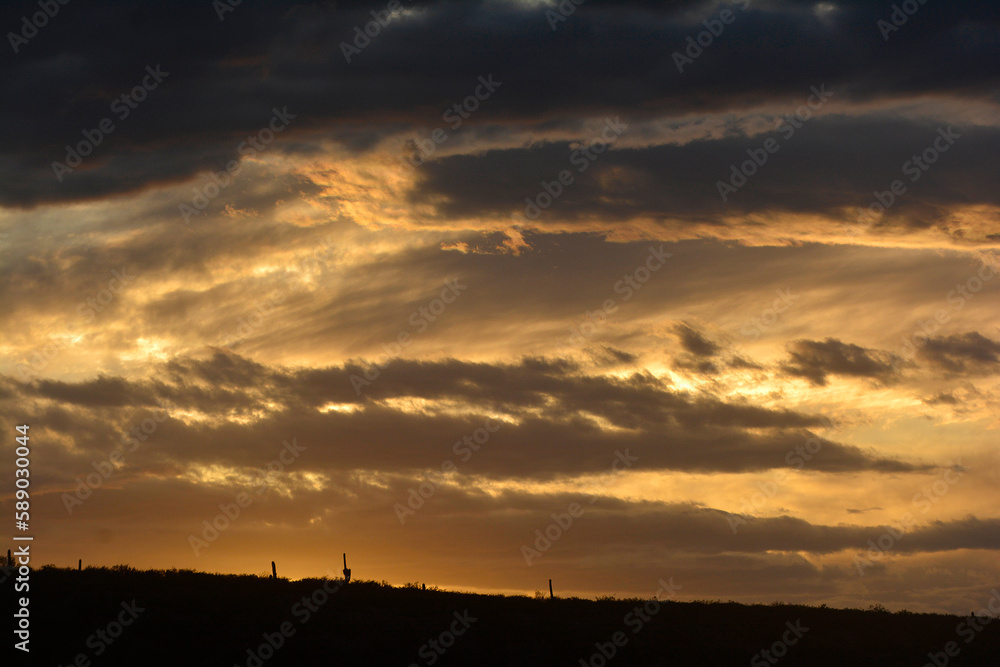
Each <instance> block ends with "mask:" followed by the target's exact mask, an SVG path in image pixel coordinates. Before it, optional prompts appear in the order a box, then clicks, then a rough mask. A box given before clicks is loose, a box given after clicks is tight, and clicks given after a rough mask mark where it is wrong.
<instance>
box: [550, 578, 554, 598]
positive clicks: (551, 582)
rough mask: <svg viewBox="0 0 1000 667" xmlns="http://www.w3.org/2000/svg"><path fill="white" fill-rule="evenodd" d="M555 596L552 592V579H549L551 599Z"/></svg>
mask: <svg viewBox="0 0 1000 667" xmlns="http://www.w3.org/2000/svg"><path fill="white" fill-rule="evenodd" d="M554 597H555V595H553V594H552V580H551V579H549V599H550V600H551V599H552V598H554Z"/></svg>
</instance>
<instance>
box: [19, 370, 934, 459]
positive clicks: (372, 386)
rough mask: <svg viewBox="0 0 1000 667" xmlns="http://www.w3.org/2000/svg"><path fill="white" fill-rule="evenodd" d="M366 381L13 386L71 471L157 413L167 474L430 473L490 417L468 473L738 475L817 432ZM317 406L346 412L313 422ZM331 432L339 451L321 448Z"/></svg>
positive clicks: (843, 449)
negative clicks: (194, 470)
mask: <svg viewBox="0 0 1000 667" xmlns="http://www.w3.org/2000/svg"><path fill="white" fill-rule="evenodd" d="M374 368H375V367H374V366H362V365H357V364H347V365H345V366H343V367H333V368H316V369H303V370H297V371H293V370H289V369H283V368H277V367H270V366H266V365H263V364H260V363H257V362H253V361H251V360H249V359H245V358H243V357H240V356H238V355H235V354H231V353H225V352H216V353H215V354H213V355H212V356H210V357H208V358H204V359H175V360H173V361H170V362H168V363H166V364H164V365H163V366H162V367H161V368H160V369H159V370H158V371H157V372H156V373H155V376H154V379H153V380H148V381H126V380H123V379H120V378H113V379H108V378H101V379H100V380H97V381H92V382H83V383H77V384H74V383H66V382H50V381H39V382H35V383H29V384H21V385H16V386H20V394H21V396H22V397H33V398H35V399H45V400H46V401H47V402H45V403H40V404H38V407H37V408H36V410H37V411H39V414H40V412H42V411H50V412H52V411H56V412H57V413H58V418H57V417H56V414H49V415H48V417H47V418H46V419H45V420H44V421H45V423H46V424H47V428H50V429H53V430H54V431H57V432H59V433H62V434H63V437H67V438H71V439H72V440H74V442H75V443H76V444H75V446H74V450H73V451H74V452H76V453H75V454H74V456H76V457H80V458H85V457H88V456H94V455H95V454H99V453H100V452H101V451H102V450H104V449H106V447H107V444H106V443H108V442H115V441H116V440H118V439H120V437H121V435H122V434H123V433H125V432H127V431H128V430H129V428H130V427H131V426H132V425H133V424H134V422H135V421H137V420H138V421H141V419H143V418H144V417H143V416H142V415H144V414H145V413H147V412H149V411H151V410H160V409H162V410H165V411H166V413H167V414H168V415H170V418H169V419H168V420H166V421H165V422H163V424H162V426H160V427H159V431H158V436H157V447H156V448H155V450H150V451H149V452H147V453H144V454H139V455H138V458H139V459H145V460H146V461H147V462H148V463H152V462H153V461H157V462H159V464H165V463H166V462H168V461H176V462H177V464H178V465H182V463H181V462H183V464H184V465H186V464H190V463H192V462H200V463H202V464H205V465H211V464H214V463H219V464H225V465H253V462H254V461H255V460H257V458H258V457H261V456H266V455H267V453H268V452H269V451H270V449H272V448H273V447H274V446H275V443H279V442H281V441H282V439H283V438H285V437H287V434H288V433H292V432H294V433H296V434H298V437H299V439H300V440H302V441H304V442H309V443H323V444H320V445H318V446H317V450H316V451H315V453H314V454H313V455H312V464H311V465H313V466H315V467H316V469H317V470H349V469H366V470H385V471H405V470H414V469H421V468H426V467H435V466H436V465H438V464H439V462H440V461H441V460H442V459H443V458H455V457H456V456H465V455H463V454H461V452H457V451H455V449H454V447H453V444H454V443H456V442H458V441H459V440H461V439H462V437H463V435H468V434H471V433H474V432H475V431H476V430H477V429H481V428H482V427H483V424H484V422H485V420H486V416H487V415H488V414H491V413H494V414H495V413H500V414H506V415H510V416H509V417H503V418H501V422H502V426H501V428H500V429H499V432H498V433H496V435H494V436H491V438H490V444H489V447H488V448H487V449H488V451H489V453H488V454H484V455H482V456H477V457H476V458H475V460H474V461H473V463H471V464H470V465H471V466H472V468H471V469H472V470H473V471H474V472H475V473H476V474H479V475H485V476H488V477H494V478H504V477H510V478H519V479H526V478H534V479H551V478H555V477H560V476H572V475H576V474H585V473H596V472H600V471H602V470H604V469H606V468H607V467H608V466H609V465H610V460H611V459H613V458H614V456H615V455H616V453H617V452H625V451H630V452H631V453H632V454H633V455H635V456H638V457H640V460H641V464H640V465H641V466H642V467H643V469H645V470H668V469H676V470H688V471H703V472H710V471H728V472H739V471H752V470H765V469H769V468H781V467H785V466H788V465H792V463H793V462H794V461H790V460H789V459H790V458H791V457H794V455H795V450H796V448H799V449H801V447H802V446H803V444H804V443H805V442H806V441H807V440H809V439H810V438H812V437H813V435H812V433H811V432H810V431H809V430H808V429H809V428H810V427H822V426H827V425H828V423H829V422H828V420H827V419H826V418H825V417H823V416H819V415H807V414H802V413H798V412H794V411H790V410H773V409H767V408H762V407H757V406H753V405H750V404H748V403H745V402H726V401H722V400H720V399H717V398H715V397H713V396H711V395H709V394H692V393H689V392H679V391H675V390H673V389H671V387H670V386H669V385H666V384H665V383H664V382H663V381H661V380H658V379H656V378H654V377H653V376H652V375H650V374H648V373H640V372H636V373H634V374H633V375H632V376H631V377H628V378H622V379H616V378H612V377H606V376H599V375H596V376H595V375H588V374H586V373H584V372H582V371H581V370H580V369H579V368H578V367H577V366H576V365H575V364H572V363H569V362H565V361H560V360H558V359H556V360H549V359H540V358H526V359H524V360H522V361H521V362H519V363H516V364H485V363H468V362H460V361H456V360H445V361H441V362H418V361H408V360H402V359H395V360H391V361H389V362H387V363H384V364H383V365H382V367H381V369H380V370H379V375H378V377H375V378H374V379H373V380H371V381H370V382H368V384H365V382H367V381H365V380H363V378H364V377H365V373H366V371H367V372H369V373H370V372H371V371H372V370H373V369H374ZM355 387H358V388H359V389H361V393H360V395H359V394H358V393H357V392H356V391H355ZM410 397H420V398H421V399H422V400H425V401H429V402H431V405H429V406H428V407H427V408H424V409H422V410H421V411H419V412H412V411H406V410H401V409H398V408H396V407H392V406H393V405H395V403H394V401H399V400H403V401H405V400H407V399H409V398H410ZM435 402H440V403H441V404H442V405H449V404H451V405H462V406H465V408H464V410H463V414H461V415H455V414H450V413H449V412H447V411H441V410H438V409H436V408H434V407H433V404H434V403H435ZM330 404H333V405H340V406H352V407H351V410H346V411H344V410H341V411H332V412H324V411H321V409H323V408H325V406H327V405H330ZM108 407H119V408H122V409H123V411H122V412H119V413H117V416H115V417H111V416H110V415H108V414H106V413H105V412H96V411H94V410H96V409H97V408H102V409H103V408H108ZM190 411H199V412H203V413H206V414H210V415H214V418H213V419H211V420H210V421H207V422H204V421H196V422H186V421H185V420H184V419H183V418H179V417H175V416H173V415H174V414H175V413H178V414H185V413H188V412H190ZM28 416H30V415H26V416H25V417H26V418H27V417H28ZM102 420H104V423H103V424H102ZM596 420H603V421H604V422H606V423H609V424H611V425H612V427H613V428H611V429H607V428H605V427H602V426H601V422H600V421H596ZM39 421H42V420H41V419H40V420H39ZM330 434H336V437H335V438H334V439H333V440H330V437H329V435H330ZM818 442H820V443H821V447H822V455H821V456H816V457H814V459H813V460H812V462H811V463H810V468H811V469H814V470H817V471H826V472H846V471H851V470H873V471H882V472H912V471H919V470H924V469H926V468H927V466H924V465H922V464H917V463H910V462H905V461H900V460H897V459H892V458H883V457H878V456H876V455H874V454H872V453H870V452H866V451H864V450H863V449H861V448H859V447H856V446H852V445H846V444H841V443H837V442H833V441H830V440H826V439H823V438H819V439H818ZM459 449H462V448H459ZM149 457H151V458H149ZM466 458H468V457H466Z"/></svg>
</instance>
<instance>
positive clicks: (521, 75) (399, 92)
mask: <svg viewBox="0 0 1000 667" xmlns="http://www.w3.org/2000/svg"><path fill="white" fill-rule="evenodd" d="M408 4H409V6H410V7H416V8H418V12H417V13H416V14H414V15H413V16H412V17H410V18H402V17H400V18H397V19H395V20H394V21H393V22H390V23H389V24H388V25H387V26H386V27H385V28H384V29H383V30H382V31H381V33H380V34H379V35H378V36H377V37H376V38H374V39H372V41H371V44H370V45H368V46H366V47H365V49H364V50H363V51H362V52H361V53H360V54H357V55H356V56H355V57H354V58H353V62H351V63H347V62H346V60H345V58H344V55H343V53H342V47H341V44H342V43H343V42H348V41H350V40H351V39H353V34H354V27H355V26H359V25H363V24H364V23H366V22H368V21H370V20H371V16H370V13H369V12H370V10H371V4H370V3H354V2H350V3H325V2H313V3H284V2H264V3H256V4H254V5H250V4H249V3H247V4H244V5H241V6H239V7H238V8H236V9H235V10H234V11H232V12H229V13H227V14H226V16H225V20H223V21H220V20H219V17H218V16H217V14H216V11H215V9H214V8H213V4H212V3H201V2H185V3H173V4H171V5H169V6H166V5H155V4H153V5H143V6H142V7H141V8H130V9H129V10H127V11H122V10H121V7H120V5H119V4H118V3H116V2H112V1H110V0H108V1H107V2H94V3H87V4H86V5H81V6H79V7H76V6H74V7H71V8H68V9H66V10H65V11H63V12H61V13H60V14H59V15H57V16H56V17H54V18H53V19H52V20H51V21H49V24H48V25H46V26H45V27H44V28H43V29H41V30H40V31H39V34H38V35H37V36H35V37H33V38H32V39H31V40H30V41H29V43H28V44H26V45H23V46H21V48H20V49H19V52H18V53H17V54H12V53H10V54H8V56H7V57H6V58H5V59H4V61H3V63H2V64H0V74H2V77H0V81H2V82H3V84H0V94H2V95H3V97H4V98H5V99H17V100H19V104H18V105H17V106H16V108H15V107H9V108H8V110H7V111H6V112H4V113H3V114H2V116H0V121H2V122H3V125H4V127H5V128H7V129H8V134H9V136H10V137H12V140H11V141H9V142H7V143H6V144H5V145H4V148H3V149H2V153H0V165H2V166H3V168H2V176H3V177H4V181H5V183H7V187H5V189H4V195H3V199H2V200H0V201H2V202H3V203H4V204H5V205H8V206H10V205H13V206H32V205H35V204H37V203H38V202H40V201H55V200H78V199H87V198H92V197H96V196H100V195H101V194H111V193H121V192H134V191H136V190H138V189H141V188H143V187H145V186H147V185H151V184H156V183H165V182H171V181H176V180H179V179H183V178H186V177H189V176H191V175H193V174H194V173H196V172H197V171H199V170H203V169H215V170H219V169H221V168H222V167H223V166H224V165H225V163H226V161H227V160H229V159H232V158H234V157H237V153H236V147H237V145H238V144H239V142H240V141H242V140H243V139H245V138H246V137H247V136H248V135H249V134H251V133H255V132H257V130H259V129H260V128H262V127H264V126H265V125H266V123H267V121H268V119H269V117H270V115H271V110H272V109H273V108H274V107H276V106H277V107H278V108H284V107H285V106H287V107H288V109H289V112H290V113H293V114H297V115H298V118H297V119H296V120H295V121H294V122H293V125H292V126H291V127H290V128H289V129H288V130H287V131H286V132H287V133H286V134H284V135H282V137H281V138H282V139H283V140H284V141H286V142H288V143H289V145H291V143H294V142H295V141H299V140H300V139H301V138H302V137H303V136H304V134H305V133H307V132H310V133H311V132H316V133H320V134H325V135H328V136H331V137H334V138H338V137H339V138H340V140H341V141H343V142H344V143H345V145H346V146H348V147H349V148H350V149H351V150H366V149H369V148H371V147H372V146H374V145H375V144H376V143H377V141H378V140H379V138H380V137H382V136H385V133H386V132H387V131H393V132H394V131H398V130H399V129H403V128H407V127H411V128H412V127H425V126H434V125H440V124H441V114H442V110H444V109H447V108H448V107H450V106H451V105H452V104H454V103H455V101H456V100H461V99H464V98H465V97H467V96H468V95H470V94H471V92H472V90H473V89H474V88H475V86H476V85H477V83H476V80H477V77H478V76H480V75H488V74H491V73H492V74H494V75H496V77H497V79H498V80H500V81H503V88H501V89H500V90H498V92H497V93H496V94H495V96H494V98H491V99H490V100H489V103H488V104H484V105H483V107H484V108H483V110H482V113H480V114H477V116H476V119H475V121H473V122H474V123H476V124H483V123H498V122H499V123H511V122H519V123H527V124H528V125H529V126H530V125H533V124H535V123H544V122H547V121H551V120H553V119H556V118H560V117H562V118H566V117H577V118H579V117H582V116H599V115H605V114H613V113H633V112H635V110H642V111H641V112H639V113H641V114H642V115H645V116H648V117H654V116H659V115H664V114H671V113H674V114H676V113H685V112H689V111H709V110H718V109H722V108H733V107H737V106H750V105H753V104H759V103H761V102H766V101H782V102H787V103H793V104H794V105H795V106H797V105H798V104H800V103H801V101H799V100H800V98H802V97H803V96H805V95H807V94H808V90H809V87H810V86H813V85H819V84H821V83H825V84H827V85H828V86H830V87H831V88H833V89H835V90H838V91H840V92H839V95H841V98H840V99H844V100H847V99H854V100H871V99H885V98H894V97H895V98H898V97H910V96H929V95H942V96H956V97H970V98H979V99H982V98H988V97H989V96H990V95H993V94H994V92H995V84H996V80H997V73H998V67H1000V65H997V63H998V59H997V58H996V57H995V56H996V55H997V47H996V43H995V40H993V39H991V37H992V35H993V33H994V32H995V28H996V25H997V21H998V19H1000V12H998V9H997V7H996V6H995V4H994V3H990V2H985V1H977V2H968V3H961V4H960V5H959V4H958V3H935V4H928V5H925V6H922V7H921V9H920V15H919V16H918V17H916V18H915V19H913V20H912V21H910V23H909V24H908V25H907V26H906V27H905V29H904V31H902V32H901V33H900V34H898V35H894V36H893V38H892V39H891V40H889V41H888V42H887V41H885V40H883V38H882V35H881V34H880V33H879V30H878V28H877V27H876V21H877V20H878V19H879V18H884V17H885V16H886V15H887V14H888V13H889V12H890V11H891V10H890V8H887V7H883V6H875V5H871V4H865V3H858V2H839V3H836V9H835V10H834V11H833V12H831V13H829V14H826V15H824V14H823V13H822V12H819V11H817V7H818V5H816V4H814V3H799V2H785V3H769V4H767V5H762V6H759V7H758V6H756V5H754V6H751V7H750V8H749V9H747V10H746V11H743V10H740V9H738V8H734V9H733V11H735V12H736V13H737V14H738V17H737V20H736V21H735V22H734V23H733V24H732V25H731V26H728V27H727V29H726V31H725V32H724V33H723V34H722V35H720V36H719V37H718V38H716V39H715V40H714V43H713V44H712V45H711V47H710V48H706V49H705V52H704V54H703V55H700V56H699V57H698V59H697V61H696V62H695V63H694V64H692V65H690V66H689V67H688V68H687V70H686V71H685V72H683V73H681V72H679V71H678V69H677V67H676V66H675V63H674V59H673V57H672V54H673V53H674V52H675V51H683V50H684V49H685V48H686V46H687V39H688V37H690V36H694V35H697V33H699V32H701V31H703V30H705V27H704V26H703V25H702V21H703V20H709V19H711V18H713V17H714V16H715V15H716V14H717V13H718V12H719V11H720V10H721V6H718V5H713V4H711V3H669V4H668V5H661V6H659V7H657V6H654V5H653V4H652V3H649V2H638V1H637V2H631V3H615V4H614V5H611V4H606V3H598V2H588V3H585V4H584V5H583V6H581V7H580V8H578V9H577V11H576V12H575V13H574V15H573V16H572V17H571V18H570V19H569V20H568V21H567V22H566V23H565V24H562V25H560V26H559V28H558V29H557V30H556V31H554V32H553V31H552V30H551V29H550V25H549V22H548V20H547V19H546V17H545V8H544V7H536V8H533V9H526V8H524V7H523V6H516V5H514V4H512V3H507V4H505V3H498V2H482V3H477V2H470V3H457V2H444V1H440V2H420V3H408ZM734 7H735V6H734ZM35 11H37V4H35V3H30V2H24V3H20V2H18V3H7V4H4V5H3V8H2V10H0V23H2V24H3V25H7V26H17V25H19V24H20V20H21V17H22V16H24V15H27V14H31V13H33V12H35ZM95 31H100V34H102V35H104V36H105V38H104V39H100V40H95V39H93V38H92V35H93V34H94V33H95ZM176 35H183V36H184V39H183V40H179V39H177V38H176ZM441 35H448V36H449V39H447V40H442V39H440V36H441ZM773 44H781V45H782V46H783V48H782V49H780V50H775V49H773V48H772V45H773ZM158 64H159V65H162V67H163V69H164V70H165V71H167V72H169V73H170V74H169V76H168V77H167V78H166V79H165V80H164V81H163V83H161V84H160V85H159V87H158V88H157V89H156V90H154V91H152V92H151V93H150V95H149V98H148V100H146V101H144V102H142V103H141V104H140V105H139V106H138V107H137V108H136V109H134V110H133V111H132V113H131V115H130V117H127V118H124V119H121V120H120V122H116V129H115V130H114V132H113V133H112V134H109V135H107V136H106V137H105V140H104V141H103V142H102V144H101V145H99V146H98V147H97V148H96V150H95V151H94V154H93V155H92V156H91V157H89V158H87V160H86V163H85V166H84V167H83V168H81V169H78V170H77V171H76V172H75V173H73V174H71V175H69V176H68V177H66V179H65V181H64V182H63V183H59V182H57V181H56V179H55V177H54V174H53V173H52V168H51V166H50V163H51V162H52V161H53V160H58V159H62V158H63V157H64V154H65V148H64V147H65V146H66V145H67V144H75V143H76V142H78V141H80V140H81V139H82V132H83V131H85V130H88V131H89V130H92V129H93V128H94V127H96V126H97V125H98V124H99V122H100V120H101V119H102V118H105V117H112V119H113V120H114V119H115V116H114V115H113V114H111V113H110V112H109V107H110V104H111V101H112V100H114V99H115V98H116V97H118V96H120V95H121V94H122V93H124V92H126V91H129V90H131V89H132V88H133V87H134V86H135V85H137V83H138V82H139V81H141V80H142V77H143V76H144V68H145V67H146V66H147V65H149V66H156V65H158ZM775 71H780V72H781V73H782V76H780V77H776V76H773V72H775ZM813 134H820V133H818V132H814V133H813ZM304 143H305V144H308V143H310V142H304ZM803 143H804V142H803ZM851 143H852V144H854V145H855V146H858V145H864V144H865V142H864V141H863V140H862V138H861V137H858V138H857V140H856V141H854V142H851ZM968 143H970V144H971V143H973V142H971V141H969V142H968ZM906 146H907V151H909V150H912V144H910V143H907V144H906ZM299 147H300V148H304V149H305V150H314V149H309V148H306V146H305V145H304V144H301V143H300V144H299ZM725 148H726V149H729V148H732V149H733V150H731V151H730V150H723V151H720V157H723V158H724V159H723V160H722V162H721V165H720V168H721V169H723V170H725V169H726V168H727V166H728V164H729V163H730V162H731V161H732V160H733V159H735V158H734V157H732V156H734V155H735V156H737V157H738V156H740V155H742V153H743V151H744V149H745V146H743V144H742V143H740V142H735V143H733V144H732V145H726V146H725ZM274 149H275V150H277V149H278V148H277V147H275V148H274ZM293 150H296V149H293ZM796 150H805V149H804V147H803V148H800V149H795V148H792V147H789V148H787V149H786V153H793V152H794V151H796ZM964 150H966V151H970V152H975V153H976V154H977V155H978V154H979V153H982V155H983V156H985V157H987V158H989V159H990V160H995V153H996V152H995V147H993V148H991V147H989V146H982V149H981V151H973V149H972V148H966V149H964ZM668 153H669V151H668ZM871 154H872V155H876V156H877V155H878V154H879V153H878V151H877V149H876V150H873V151H872V153H871ZM832 156H833V157H837V152H836V151H835V152H834V153H833V154H832ZM889 156H893V153H892V151H889ZM664 157H674V156H672V155H663V154H660V155H657V160H662V159H663V158H664ZM678 157H679V156H678ZM783 157H786V158H787V157H788V156H787V155H785V156H783ZM799 159H800V160H801V158H799ZM893 159H895V158H894V157H893ZM953 161H956V162H957V159H955V160H953ZM522 162H523V161H522ZM785 162H786V163H788V162H794V160H792V159H790V158H789V159H787V160H785ZM677 163H678V164H681V163H684V164H689V162H687V161H685V160H678V161H677ZM709 164H711V162H709ZM859 164H861V165H863V164H864V162H863V161H861V162H859ZM988 164H992V162H990V163H988ZM796 166H798V167H801V165H796ZM894 166H896V165H894ZM787 168H788V167H787V166H786V167H784V168H783V167H779V166H778V164H777V163H776V164H775V168H774V169H773V170H769V171H783V170H784V169H787ZM792 173H794V171H793V172H792ZM806 173H807V174H808V172H806ZM829 173H836V174H840V175H844V174H848V175H849V174H851V169H846V170H845V169H832V168H831V171H830V172H829ZM893 173H894V170H890V171H888V172H879V173H878V176H879V177H880V178H879V179H876V180H875V182H876V183H878V182H881V180H882V178H884V177H886V176H887V175H889V176H891V175H892V174H893ZM785 175H786V176H787V174H785ZM546 176H547V177H548V178H551V177H552V175H551V174H546ZM764 180H765V181H766V180H768V179H767V177H766V176H765V177H764ZM827 180H828V181H829V180H830V179H829V178H828V179H827ZM859 180H860V179H859ZM890 180H891V179H890ZM714 181H715V178H714V177H713V178H712V179H711V181H710V183H714ZM762 182H763V181H762ZM954 182H955V183H960V182H961V181H960V180H958V179H957V178H956V180H955V181H954ZM800 184H801V180H796V179H793V180H791V181H789V182H788V187H787V189H788V190H791V189H794V188H796V187H798V186H799V185H800ZM532 185H534V182H533V183H532ZM874 187H876V186H869V185H868V183H867V182H866V183H865V187H864V188H863V190H862V191H867V192H870V191H871V190H872V189H873V188H874ZM763 189H765V188H763V187H762V186H760V185H758V191H759V190H763ZM699 192H700V189H699ZM761 196H763V195H761ZM734 199H736V200H738V199H740V198H734ZM742 199H743V201H747V200H749V199H751V197H750V196H747V197H743V198H742ZM736 205H737V206H741V205H743V204H736ZM682 208H683V207H682Z"/></svg>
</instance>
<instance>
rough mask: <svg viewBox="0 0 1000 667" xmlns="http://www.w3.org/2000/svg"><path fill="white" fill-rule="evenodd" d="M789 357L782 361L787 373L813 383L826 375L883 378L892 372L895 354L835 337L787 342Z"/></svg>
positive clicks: (824, 379)
mask: <svg viewBox="0 0 1000 667" xmlns="http://www.w3.org/2000/svg"><path fill="white" fill-rule="evenodd" d="M789 353H790V359H789V361H788V362H787V363H785V364H784V365H782V370H783V371H784V372H785V373H787V374H788V375H792V376H796V377H803V378H806V379H807V380H809V381H810V382H811V383H812V384H814V385H825V384H826V383H827V378H828V376H830V375H843V376H848V377H863V378H871V379H873V380H879V381H881V382H887V381H890V380H892V379H894V378H895V376H896V373H897V371H896V367H897V365H896V363H895V362H896V361H897V358H896V357H895V356H894V355H891V354H889V353H887V352H882V351H880V350H870V349H867V348H863V347H859V346H858V345H853V344H850V343H842V342H840V341H839V340H837V339H835V338H827V339H826V340H825V341H822V342H820V341H814V340H797V341H794V342H792V343H791V344H790V345H789Z"/></svg>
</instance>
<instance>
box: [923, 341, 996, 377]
mask: <svg viewBox="0 0 1000 667" xmlns="http://www.w3.org/2000/svg"><path fill="white" fill-rule="evenodd" d="M918 357H919V358H920V360H921V361H923V362H925V363H926V364H928V365H929V366H931V367H933V368H935V369H938V370H941V371H944V372H946V373H948V374H949V375H986V374H991V373H995V372H996V370H997V366H998V365H1000V342H997V341H995V340H992V339H990V338H987V337H985V336H983V335H982V334H980V333H978V332H976V331H969V332H966V333H963V334H953V335H951V336H935V337H932V338H930V339H928V340H927V342H926V343H925V344H924V345H923V346H921V347H920V350H919V353H918Z"/></svg>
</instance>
